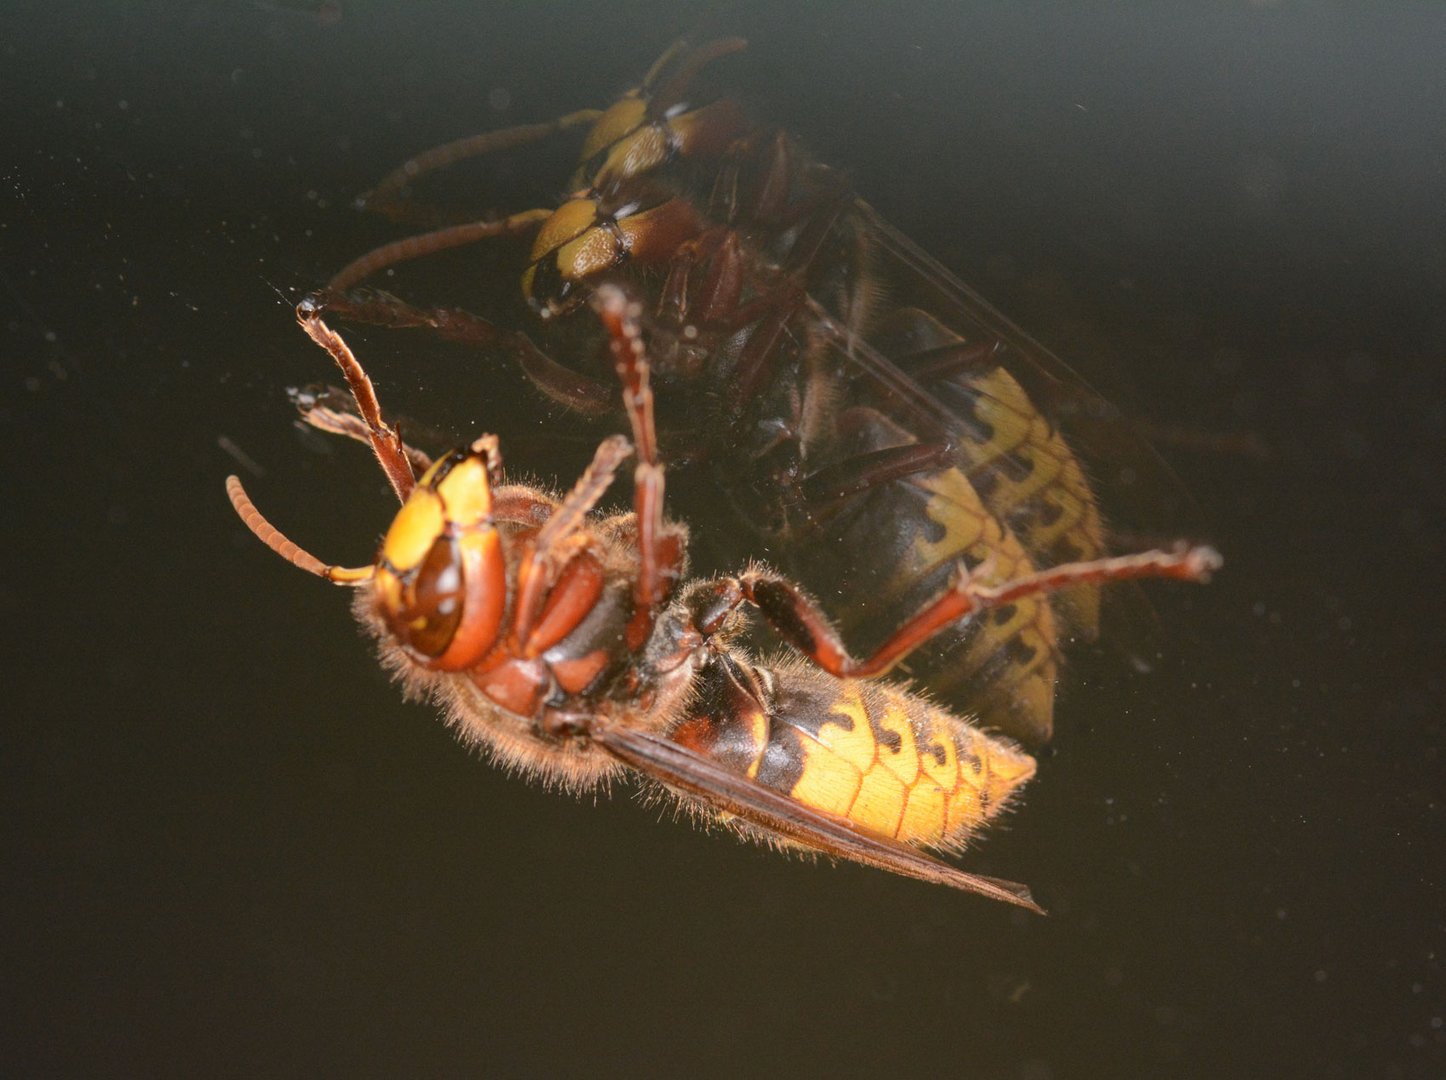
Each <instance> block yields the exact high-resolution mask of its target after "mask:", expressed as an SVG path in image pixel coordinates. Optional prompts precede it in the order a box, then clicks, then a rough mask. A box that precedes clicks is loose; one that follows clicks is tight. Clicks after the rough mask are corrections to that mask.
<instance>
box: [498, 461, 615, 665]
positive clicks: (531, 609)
mask: <svg viewBox="0 0 1446 1080" xmlns="http://www.w3.org/2000/svg"><path fill="white" fill-rule="evenodd" d="M631 452H632V447H630V446H629V445H628V440H627V439H625V438H623V437H622V436H621V435H613V436H611V437H609V438H607V439H604V440H603V441H602V443H601V444H600V445H599V446H598V448H597V452H596V453H595V454H594V455H593V459H592V464H590V465H589V466H588V467H587V469H586V471H584V472H583V474H582V476H581V477H579V478H578V481H577V483H576V484H574V485H573V488H572V490H571V491H570V492H568V494H567V498H565V499H563V501H562V503H561V504H560V505H559V506H558V507H557V508H556V509H555V510H553V511H552V513H551V515H550V516H549V517H548V519H547V523H546V524H545V525H543V527H542V528H541V530H539V532H538V533H537V536H536V537H534V538H533V539H532V541H531V542H530V543H529V544H528V546H527V549H526V551H525V552H524V554H523V557H522V561H521V563H520V565H519V567H518V571H517V615H516V617H515V618H514V619H513V623H512V625H513V633H514V635H515V637H516V641H517V642H518V643H519V647H520V646H521V643H524V642H526V641H527V639H528V637H529V636H530V635H531V633H532V630H533V627H534V626H535V625H536V622H537V617H538V615H539V614H540V613H541V611H542V606H543V601H544V600H546V598H547V594H548V591H549V590H550V589H551V588H552V586H553V585H554V584H555V583H556V581H557V577H558V574H559V573H560V572H561V571H562V569H563V568H564V567H565V566H566V565H567V564H568V562H569V561H570V560H571V559H572V557H573V556H574V555H577V554H578V553H579V552H580V551H581V550H582V549H583V548H584V547H585V546H586V545H587V543H588V542H589V539H588V535H587V533H586V532H585V531H581V526H582V524H583V523H584V521H585V520H586V518H587V515H588V512H589V511H590V510H592V508H593V507H594V506H596V505H597V501H598V499H600V498H602V495H603V492H605V491H606V490H607V489H608V486H609V485H610V484H611V483H612V482H613V477H614V476H616V475H617V470H618V466H619V465H621V464H622V463H623V462H624V461H626V460H627V457H628V455H629V454H630V453H631Z"/></svg>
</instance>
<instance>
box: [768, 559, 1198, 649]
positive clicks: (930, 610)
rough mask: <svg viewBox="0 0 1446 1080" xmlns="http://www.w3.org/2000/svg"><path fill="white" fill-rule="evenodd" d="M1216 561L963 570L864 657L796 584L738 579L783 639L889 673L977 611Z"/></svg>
mask: <svg viewBox="0 0 1446 1080" xmlns="http://www.w3.org/2000/svg"><path fill="white" fill-rule="evenodd" d="M1220 563H1221V560H1220V556H1219V555H1218V554H1217V553H1216V552H1215V551H1214V549H1212V548H1208V547H1197V548H1189V549H1182V550H1180V551H1174V552H1168V551H1146V552H1142V553H1140V554H1137V555H1122V556H1119V557H1117V558H1113V559H1095V560H1092V561H1090V562H1078V563H1067V564H1065V565H1063V566H1055V567H1051V568H1050V569H1048V570H1042V571H1040V572H1038V573H1035V574H1026V575H1025V576H1023V577H1020V578H1016V579H1015V580H1013V581H1006V582H1004V583H1002V584H1000V585H984V584H982V583H980V582H979V581H978V580H977V575H971V574H969V573H968V572H967V571H965V570H962V569H961V570H960V572H959V574H958V576H957V578H956V579H955V582H954V584H953V585H952V586H951V587H950V588H948V589H946V590H945V591H944V592H943V593H941V594H940V595H939V596H937V597H935V598H934V599H933V600H931V601H930V602H929V603H927V604H926V605H924V607H923V608H922V609H920V611H919V612H918V613H917V614H916V615H914V616H913V617H912V618H910V619H909V620H908V621H907V622H905V623H904V625H903V626H901V627H900V628H899V629H898V630H896V631H895V632H894V633H893V635H892V636H890V637H889V639H888V640H887V641H885V642H884V643H883V644H882V645H881V646H879V648H878V649H877V650H876V651H875V652H874V653H873V655H871V656H869V657H867V658H865V659H863V660H855V659H854V658H853V657H852V656H850V655H849V653H848V650H847V649H845V648H844V644H843V642H842V640H840V638H839V636H838V631H836V630H835V629H834V628H833V625H832V624H831V623H830V622H829V620H828V617H827V616H826V615H824V614H823V612H822V611H820V610H819V608H818V606H817V605H816V604H815V603H814V602H813V601H812V600H810V599H809V598H808V597H807V596H805V595H804V594H803V593H802V592H801V591H799V589H798V586H796V585H794V584H793V582H791V581H789V580H788V579H786V578H783V577H780V576H779V575H777V574H774V573H772V572H770V571H766V570H752V571H749V572H748V573H745V574H744V575H743V576H742V577H741V578H740V579H739V584H740V586H741V590H742V594H743V598H744V599H746V600H748V601H750V602H751V603H753V604H754V605H755V606H756V607H757V608H758V610H759V611H760V612H761V613H762V614H763V617H764V618H765V619H767V620H768V622H769V624H770V625H771V626H772V627H773V628H774V629H775V630H777V631H778V633H779V635H780V636H781V637H783V639H784V640H785V641H787V642H788V643H789V644H790V645H792V646H793V647H794V648H795V649H797V650H798V651H799V652H801V653H803V654H804V655H806V656H808V657H809V658H810V659H812V660H813V661H814V663H816V664H818V666H819V667H821V668H823V669H824V670H825V671H827V672H829V673H830V674H832V675H838V676H840V677H851V678H868V677H870V676H874V675H881V674H883V673H884V672H886V671H888V670H889V669H890V668H891V667H893V666H894V665H895V664H897V663H898V662H899V661H900V660H902V659H903V658H904V657H905V656H907V655H908V654H909V653H910V652H912V651H913V650H914V649H916V648H918V647H919V646H920V645H922V644H923V643H924V642H926V641H928V640H929V639H930V638H931V637H933V636H934V635H935V634H937V633H938V632H939V631H940V630H942V629H944V628H945V627H947V626H949V625H951V624H952V623H955V622H957V621H958V620H960V619H962V618H964V617H965V616H968V615H971V614H973V613H975V612H978V611H984V610H987V609H989V608H994V607H1001V606H1003V605H1005V604H1010V603H1013V602H1014V601H1016V600H1019V599H1021V598H1022V597H1025V596H1031V595H1035V594H1040V593H1051V592H1055V591H1056V590H1058V589H1063V588H1067V587H1069V586H1071V585H1084V584H1101V583H1104V582H1109V581H1126V580H1129V579H1131V578H1146V577H1153V578H1172V579H1174V580H1176V581H1206V580H1208V579H1209V576H1210V573H1211V571H1213V570H1215V569H1217V568H1219V566H1220Z"/></svg>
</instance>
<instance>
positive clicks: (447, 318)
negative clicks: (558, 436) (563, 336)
mask: <svg viewBox="0 0 1446 1080" xmlns="http://www.w3.org/2000/svg"><path fill="white" fill-rule="evenodd" d="M309 299H310V301H311V303H312V304H314V305H316V306H317V307H318V308H319V309H321V310H324V311H326V312H327V313H328V314H334V315H338V316H340V317H341V318H343V319H351V320H354V321H356V322H364V323H367V324H368V325H370V326H385V327H387V328H389V329H410V328H422V329H426V330H431V331H433V332H434V333H436V334H437V336H438V337H441V338H442V339H443V340H445V341H456V342H459V343H461V344H463V345H475V346H479V347H484V348H504V349H510V350H511V351H512V353H513V356H514V357H515V358H516V359H517V363H518V365H519V366H520V367H521V368H522V371H523V374H525V375H526V376H527V377H528V378H529V379H531V380H532V383H533V385H534V386H536V387H537V388H538V390H540V391H541V392H542V393H543V394H545V395H546V396H547V397H549V398H551V399H552V400H553V401H556V402H558V403H559V404H562V405H566V406H567V407H568V408H570V409H576V410H577V411H578V412H580V413H584V414H586V415H588V416H601V415H602V414H603V413H606V412H608V411H609V410H610V409H611V408H612V407H613V392H612V388H611V387H609V386H606V385H604V384H603V383H600V382H598V381H597V380H596V379H589V378H588V377H587V376H586V375H582V374H579V373H578V372H576V371H573V370H572V369H571V368H568V367H564V366H563V365H562V364H559V363H558V362H557V361H556V360H554V359H553V358H552V357H550V356H548V355H547V354H546V353H545V352H543V351H542V350H541V349H539V348H538V347H537V346H536V345H534V344H533V343H532V340H531V339H530V338H529V337H527V335H526V334H523V333H520V332H508V331H503V330H499V329H498V328H497V327H496V326H494V325H493V324H492V323H490V322H488V321H487V320H486V319H484V318H482V317H481V316H480V315H474V314H472V313H471V312H470V311H466V310H464V309H462V308H430V309H423V308H417V307H413V306H412V305H411V304H408V303H407V302H406V301H405V300H402V299H399V298H398V297H395V296H392V295H391V294H389V293H382V292H374V291H370V290H356V291H353V292H351V293H347V294H342V293H328V294H323V295H320V296H316V297H311V298H309Z"/></svg>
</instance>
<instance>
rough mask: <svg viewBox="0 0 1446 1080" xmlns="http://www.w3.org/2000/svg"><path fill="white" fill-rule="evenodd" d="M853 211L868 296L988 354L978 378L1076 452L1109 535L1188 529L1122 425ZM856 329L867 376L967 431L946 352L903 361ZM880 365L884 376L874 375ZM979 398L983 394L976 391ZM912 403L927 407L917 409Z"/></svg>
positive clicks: (1185, 501)
mask: <svg viewBox="0 0 1446 1080" xmlns="http://www.w3.org/2000/svg"><path fill="white" fill-rule="evenodd" d="M855 209H856V214H857V220H858V225H857V227H858V228H859V229H860V230H862V231H863V233H864V234H865V235H866V237H867V243H868V245H869V251H870V255H869V264H868V266H867V267H866V268H865V272H866V273H869V274H871V275H873V276H874V277H876V278H877V279H878V281H877V284H876V285H875V286H874V288H875V289H877V290H879V291H881V292H882V293H883V294H884V295H886V296H889V297H891V298H892V299H893V301H894V303H896V304H899V303H902V304H907V305H911V306H913V307H916V308H918V309H920V310H922V311H925V312H928V313H929V314H930V315H931V316H933V317H934V318H935V319H936V320H937V322H938V323H939V324H941V325H942V326H943V327H945V328H947V330H948V331H952V332H953V333H954V334H956V335H958V336H959V337H960V338H962V339H963V341H964V342H965V343H966V344H968V345H975V346H979V347H981V348H988V350H989V357H988V358H987V359H985V360H982V361H981V362H980V367H979V368H978V369H977V370H978V371H979V372H980V373H981V374H982V373H983V372H985V371H987V370H988V368H989V367H990V366H993V367H995V368H997V369H998V370H999V371H1002V372H1004V373H1006V374H1007V376H1008V378H1009V381H1010V382H1012V383H1013V384H1014V387H1017V388H1018V390H1019V391H1020V392H1022V394H1023V395H1024V400H1025V401H1026V402H1027V405H1028V409H1029V410H1030V411H1032V412H1033V414H1034V417H1037V418H1039V419H1042V420H1043V421H1044V422H1046V423H1047V424H1048V425H1049V426H1050V427H1051V428H1053V429H1054V430H1055V431H1056V432H1058V433H1059V434H1060V435H1061V436H1062V437H1063V439H1064V441H1065V442H1066V443H1067V445H1068V447H1070V448H1072V450H1073V452H1074V453H1075V454H1078V456H1079V458H1080V459H1081V460H1082V461H1083V462H1084V463H1085V465H1086V468H1087V470H1088V476H1089V480H1090V483H1091V486H1092V487H1093V488H1094V489H1095V491H1096V492H1097V494H1098V496H1099V498H1100V499H1101V500H1102V501H1103V502H1104V503H1105V504H1106V510H1107V516H1108V518H1109V519H1110V521H1111V522H1112V523H1113V524H1114V526H1115V528H1116V529H1121V530H1123V529H1128V530H1129V531H1130V532H1132V533H1141V534H1143V535H1147V536H1157V537H1165V536H1171V537H1173V536H1175V535H1178V533H1179V531H1180V530H1181V529H1182V528H1184V529H1188V528H1191V527H1193V525H1194V524H1195V523H1196V522H1197V521H1198V520H1199V515H1198V513H1197V511H1196V509H1195V506H1194V502H1193V500H1191V499H1190V498H1189V496H1188V495H1187V494H1186V493H1185V490H1184V487H1183V485H1182V484H1181V483H1180V480H1179V478H1178V477H1177V476H1176V475H1175V473H1174V471H1173V470H1172V469H1171V468H1170V467H1169V465H1167V464H1166V463H1165V462H1164V461H1163V460H1162V459H1161V457H1160V456H1159V454H1158V453H1156V452H1155V450H1154V449H1153V448H1152V447H1151V446H1150V444H1149V443H1148V442H1147V441H1146V440H1145V439H1144V438H1142V437H1141V436H1140V435H1139V434H1138V433H1137V432H1136V430H1135V425H1133V424H1132V423H1130V418H1129V417H1127V416H1124V415H1122V414H1121V412H1120V410H1119V409H1118V408H1117V407H1115V406H1114V405H1112V404H1111V403H1110V402H1108V401H1107V400H1106V399H1105V398H1104V397H1102V396H1101V395H1100V394H1099V393H1098V392H1097V391H1095V390H1094V389H1093V388H1092V387H1091V386H1090V385H1089V384H1088V383H1087V382H1086V381H1085V379H1084V378H1083V377H1081V376H1080V375H1079V374H1078V373H1076V372H1075V371H1073V370H1072V369H1071V368H1070V367H1069V366H1068V365H1067V364H1065V363H1064V362H1063V361H1062V360H1060V359H1059V358H1058V357H1057V356H1055V355H1054V354H1053V353H1052V352H1050V350H1048V349H1047V348H1045V347H1044V346H1043V345H1041V344H1040V343H1039V342H1038V341H1036V340H1035V339H1034V338H1033V337H1031V336H1030V335H1029V334H1027V333H1026V332H1025V331H1023V330H1021V329H1020V328H1019V327H1018V326H1016V325H1015V324H1014V323H1013V322H1011V321H1010V320H1009V319H1008V318H1006V317H1005V316H1004V315H1003V314H1001V313H1000V312H999V311H998V310H996V309H995V308H994V307H993V305H991V304H990V303H989V302H988V301H987V300H985V299H984V298H983V297H982V296H980V295H979V294H978V293H977V292H976V291H975V290H974V289H972V288H970V287H969V286H968V285H966V284H965V283H964V282H963V281H961V280H959V278H958V277H956V276H955V275H954V274H953V273H951V272H950V271H949V270H948V269H946V268H945V267H944V266H942V265H941V264H940V263H939V262H938V261H937V260H936V259H934V258H933V257H932V256H930V255H929V254H928V253H926V252H925V251H923V250H922V249H921V248H920V247H919V246H918V245H917V244H916V243H914V242H913V241H912V240H910V239H909V238H908V237H906V236H904V235H903V234H902V233H900V232H899V231H898V230H897V229H895V228H893V226H891V225H889V223H888V222H886V221H884V220H883V219H882V218H881V217H879V215H878V214H877V213H876V212H875V211H874V209H873V208H872V207H871V206H869V205H868V204H867V203H864V202H862V201H861V200H860V201H858V202H857V203H856V207H855ZM862 330H863V337H864V338H865V339H866V340H868V341H870V342H871V343H874V344H876V345H877V346H880V347H878V348H876V349H875V355H872V356H870V355H867V354H864V355H861V356H859V357H857V363H858V366H859V367H860V368H861V369H862V370H864V371H866V372H867V374H868V377H870V378H875V379H879V380H881V381H884V382H889V383H897V382H899V381H900V380H903V381H905V382H907V383H910V384H912V389H913V390H915V391H916V393H917V395H918V396H916V398H915V401H914V407H916V408H920V407H922V408H923V409H925V410H927V411H929V412H930V413H932V414H933V415H934V416H935V417H940V418H942V420H943V422H945V423H948V424H952V425H958V424H960V423H961V422H962V423H964V424H965V425H966V426H967V424H968V422H969V420H970V414H969V409H968V401H969V398H968V396H967V395H966V396H965V397H964V398H963V399H962V402H963V404H964V406H965V407H963V408H961V402H960V401H951V400H950V399H949V387H948V386H947V384H948V382H949V381H950V377H951V376H953V375H955V374H956V372H957V365H955V367H954V370H951V369H950V364H949V356H948V355H947V352H946V353H945V354H943V355H941V354H940V353H938V352H935V353H933V354H929V353H928V352H927V350H926V351H925V355H924V356H922V357H920V356H918V355H913V356H910V355H909V354H908V353H907V352H906V351H903V350H902V349H901V347H900V344H901V343H900V342H899V341H898V340H897V338H896V337H894V338H890V336H889V334H888V332H887V328H884V327H880V326H878V325H868V326H865V327H863V328H862ZM956 358H957V353H956ZM881 364H882V365H883V366H885V367H888V368H892V369H893V370H888V371H885V370H882V369H881V367H880V365H881ZM964 381H966V382H967V381H969V380H968V379H967V377H966V378H965V379H964ZM979 390H980V391H981V392H984V393H985V394H986V395H987V394H988V392H989V388H988V387H986V386H982V385H981V386H980V387H979ZM940 391H943V393H941V392H940ZM1013 394H1014V391H1013V388H1009V389H1008V390H1006V392H1005V393H1004V394H1002V395H1001V396H1000V398H999V403H998V405H999V408H1001V409H1003V410H1005V411H1011V410H1015V409H1017V407H1018V406H1017V402H1016V401H1015V400H1014V399H1013ZM921 399H922V402H929V401H932V402H933V404H932V405H929V404H922V402H921ZM941 409H942V410H943V412H942V415H941V413H940V410H941ZM1030 419H1032V418H1031V417H1028V416H1026V417H1023V418H1022V420H1024V421H1028V420H1030Z"/></svg>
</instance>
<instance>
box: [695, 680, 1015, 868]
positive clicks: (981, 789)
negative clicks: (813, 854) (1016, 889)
mask: <svg viewBox="0 0 1446 1080" xmlns="http://www.w3.org/2000/svg"><path fill="white" fill-rule="evenodd" d="M725 663H726V662H725ZM731 676H732V677H731V678H729V680H728V681H729V683H730V684H731V687H732V690H731V691H723V690H722V688H721V687H720V686H719V684H717V683H713V686H714V687H717V688H718V690H719V692H718V693H717V695H716V696H715V695H713V694H707V695H705V698H704V700H702V701H700V702H699V706H701V707H699V708H697V709H695V711H694V715H693V716H692V717H690V718H689V719H688V720H686V721H685V722H684V723H683V724H682V725H681V726H680V727H679V729H678V731H677V732H676V733H675V735H674V738H676V739H678V741H680V742H683V743H685V744H686V745H688V746H690V747H691V748H692V749H694V750H695V751H697V752H699V753H702V754H706V755H708V756H710V757H712V758H714V759H715V760H717V761H718V762H719V763H720V764H724V765H726V766H727V767H728V768H730V769H734V770H737V771H739V772H743V773H746V774H747V775H748V776H749V777H750V778H751V779H753V780H755V781H756V782H757V783H759V784H761V785H763V786H764V787H768V788H772V789H773V790H775V791H779V792H782V793H784V794H787V795H788V796H789V797H790V798H792V799H794V800H796V801H797V802H799V803H800V804H802V805H804V806H808V807H811V808H813V809H815V810H821V811H823V812H825V813H829V814H833V815H835V816H838V817H841V818H846V819H848V820H849V821H851V822H853V823H854V824H855V825H857V826H859V827H860V828H862V829H866V830H868V831H869V832H871V833H875V834H877V835H880V836H886V837H890V838H892V839H896V840H899V841H902V842H904V843H909V844H917V845H925V846H929V847H940V848H959V847H962V846H963V845H964V843H965V842H966V841H967V840H968V838H969V836H970V834H971V833H973V832H974V831H975V830H976V829H977V828H979V827H980V826H982V825H984V824H986V823H987V822H988V821H989V820H990V819H991V818H992V817H994V816H995V815H996V814H997V813H999V811H1000V810H1001V809H1002V808H1003V807H1004V806H1005V805H1006V804H1007V803H1008V802H1009V800H1010V798H1011V796H1012V795H1013V794H1014V792H1015V791H1016V790H1017V789H1018V788H1019V787H1020V786H1021V785H1022V784H1023V783H1024V782H1025V781H1026V780H1028V779H1029V778H1030V777H1031V776H1033V775H1034V768H1035V763H1034V759H1033V758H1032V757H1030V756H1029V755H1028V754H1025V753H1024V752H1023V751H1021V750H1020V749H1019V748H1018V747H1016V746H1015V745H1014V744H1013V743H1012V742H1009V741H1008V740H1006V739H1002V738H999V737H997V736H993V735H990V734H987V733H986V732H984V731H982V730H981V729H979V728H976V727H974V726H973V725H972V724H970V723H968V722H967V721H965V720H963V719H961V718H959V717H957V716H955V715H953V714H952V713H949V712H947V711H945V710H943V709H940V708H938V707H937V706H934V705H932V704H930V703H929V702H927V701H926V700H924V699H923V698H921V697H919V696H917V695H915V694H911V693H909V692H907V691H906V690H904V689H903V688H902V687H899V686H895V685H892V684H889V683H884V682H874V681H865V680H854V679H836V678H833V677H832V676H829V675H827V674H825V673H823V672H821V671H819V670H818V669H817V668H814V667H811V666H809V665H807V664H804V663H802V662H800V661H795V660H788V661H785V662H783V663H780V664H778V665H776V666H770V667H766V668H754V669H752V670H749V669H747V668H746V667H744V666H743V665H737V666H736V667H734V669H733V671H732V673H731ZM710 682H711V680H710ZM748 683H751V684H752V685H751V686H749V687H747V689H746V690H745V689H744V686H745V684H748ZM734 691H742V692H734ZM707 697H713V699H714V700H713V701H712V702H711V703H710V702H707ZM725 701H728V702H729V703H728V704H726V705H725ZM710 704H711V705H712V706H713V707H711V708H710V707H708V706H709V705H710Z"/></svg>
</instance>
